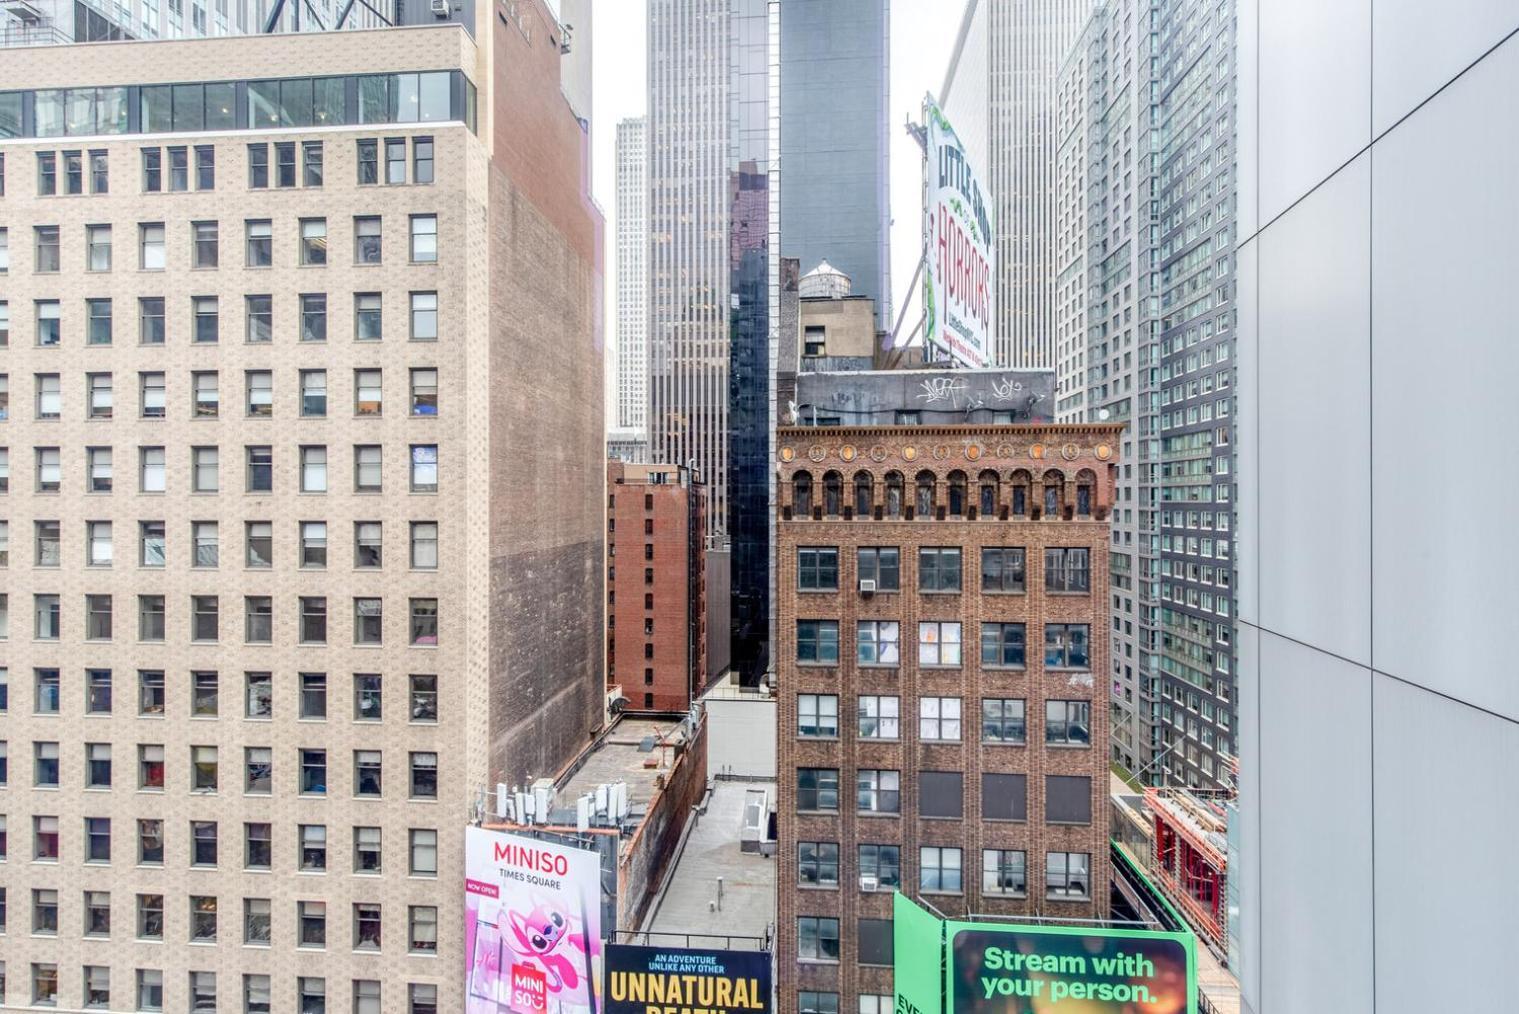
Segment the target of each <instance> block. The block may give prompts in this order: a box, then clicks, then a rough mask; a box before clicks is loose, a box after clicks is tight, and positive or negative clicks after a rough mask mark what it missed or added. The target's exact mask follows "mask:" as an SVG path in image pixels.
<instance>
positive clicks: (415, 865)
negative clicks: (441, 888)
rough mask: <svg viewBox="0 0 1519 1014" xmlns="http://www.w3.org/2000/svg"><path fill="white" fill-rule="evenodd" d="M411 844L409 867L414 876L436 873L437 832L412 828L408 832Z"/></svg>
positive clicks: (431, 875)
mask: <svg viewBox="0 0 1519 1014" xmlns="http://www.w3.org/2000/svg"><path fill="white" fill-rule="evenodd" d="M408 837H409V839H410V845H411V859H410V863H411V865H410V869H409V871H408V872H410V873H411V875H412V876H414V877H435V876H437V875H438V832H437V831H434V830H428V829H422V828H412V829H411V831H410V832H409V834H408Z"/></svg>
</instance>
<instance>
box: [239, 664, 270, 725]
mask: <svg viewBox="0 0 1519 1014" xmlns="http://www.w3.org/2000/svg"><path fill="white" fill-rule="evenodd" d="M243 681H244V684H245V689H244V697H245V702H244V706H243V707H244V710H243V715H244V717H245V718H272V717H273V716H274V676H273V674H271V673H267V672H247V673H244V674H243Z"/></svg>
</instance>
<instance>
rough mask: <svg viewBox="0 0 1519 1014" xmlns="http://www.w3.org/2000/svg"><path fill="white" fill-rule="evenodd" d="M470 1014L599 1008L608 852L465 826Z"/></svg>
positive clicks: (564, 1013) (591, 1013)
mask: <svg viewBox="0 0 1519 1014" xmlns="http://www.w3.org/2000/svg"><path fill="white" fill-rule="evenodd" d="M464 946H465V952H464V953H465V955H466V958H465V969H464V972H465V1008H464V1009H465V1011H466V1012H467V1014H505V1012H507V1011H516V1012H519V1014H599V1011H600V1008H601V999H600V996H599V995H598V993H599V990H600V987H601V976H600V966H601V858H600V854H599V853H597V852H592V851H588V850H585V849H577V848H570V847H568V846H565V845H560V844H558V843H556V842H548V841H540V840H538V839H536V838H530V837H528V836H526V835H520V834H506V833H503V832H500V831H489V830H487V829H485V828H483V827H468V828H465V831H464Z"/></svg>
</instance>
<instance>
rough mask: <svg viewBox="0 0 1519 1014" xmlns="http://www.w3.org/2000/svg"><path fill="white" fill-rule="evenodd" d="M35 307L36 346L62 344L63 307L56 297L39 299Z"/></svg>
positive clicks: (45, 347) (53, 346) (52, 346)
mask: <svg viewBox="0 0 1519 1014" xmlns="http://www.w3.org/2000/svg"><path fill="white" fill-rule="evenodd" d="M35 306H36V309H37V347H38V348H44V349H52V348H57V347H58V346H59V345H61V344H63V308H62V306H60V304H59V302H58V300H56V299H39V300H37V301H36V303H35Z"/></svg>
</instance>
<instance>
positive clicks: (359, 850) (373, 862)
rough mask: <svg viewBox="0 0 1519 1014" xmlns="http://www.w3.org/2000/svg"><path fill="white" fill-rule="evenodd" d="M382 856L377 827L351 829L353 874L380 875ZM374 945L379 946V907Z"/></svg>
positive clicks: (382, 865) (376, 914)
mask: <svg viewBox="0 0 1519 1014" xmlns="http://www.w3.org/2000/svg"><path fill="white" fill-rule="evenodd" d="M383 861H384V856H383V854H382V852H381V839H380V829H379V828H377V827H356V828H354V829H353V872H355V873H371V874H373V873H381V872H383V870H384V862H383ZM375 908H376V911H375V918H376V926H375V945H376V946H377V947H378V946H379V926H378V918H379V911H378V909H379V906H375Z"/></svg>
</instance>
